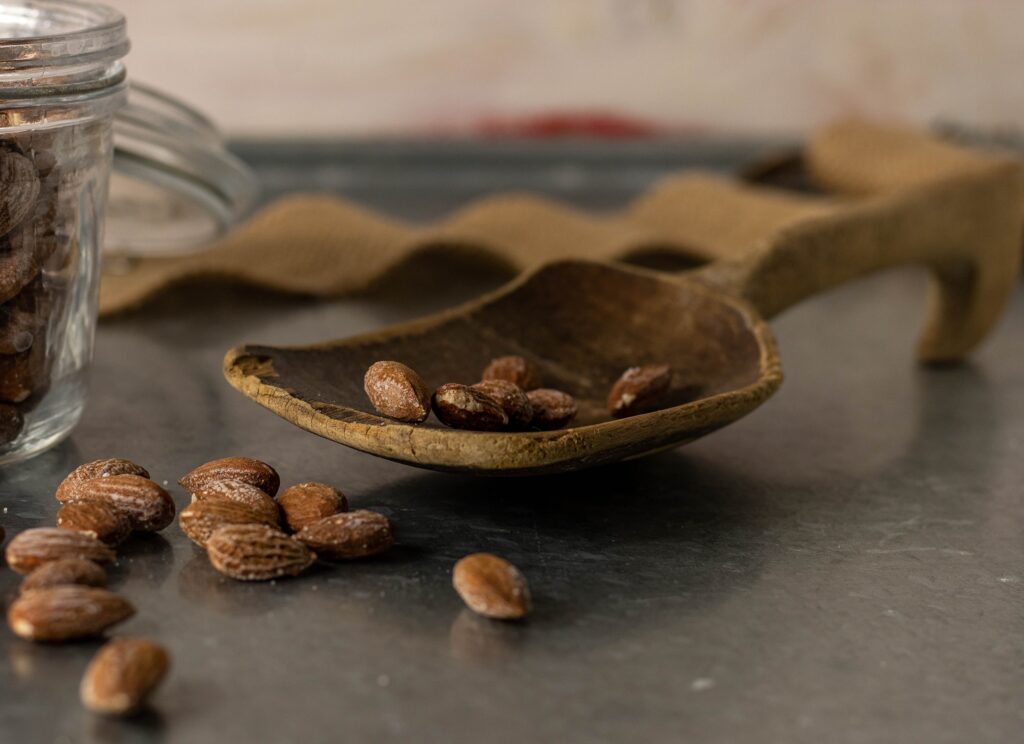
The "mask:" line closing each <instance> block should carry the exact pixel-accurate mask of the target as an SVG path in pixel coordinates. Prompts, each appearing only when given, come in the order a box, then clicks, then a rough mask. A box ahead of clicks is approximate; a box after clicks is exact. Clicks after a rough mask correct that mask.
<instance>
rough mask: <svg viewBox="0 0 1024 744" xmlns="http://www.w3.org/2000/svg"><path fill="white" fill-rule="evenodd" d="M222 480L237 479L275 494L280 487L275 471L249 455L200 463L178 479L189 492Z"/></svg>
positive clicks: (279, 480)
mask: <svg viewBox="0 0 1024 744" xmlns="http://www.w3.org/2000/svg"><path fill="white" fill-rule="evenodd" d="M223 480H239V481H242V482H243V483H248V484H249V485H251V486H256V488H258V489H260V490H261V491H263V492H264V493H265V494H267V495H268V496H276V495H277V489H278V488H280V487H281V478H280V477H279V476H278V474H277V471H276V470H274V469H273V468H272V467H270V466H269V465H267V463H265V462H263V461H261V460H254V459H252V458H251V457H224V458H221V459H220V460H212V461H210V462H208V463H205V464H203V465H200V466H199V467H197V468H195V469H194V470H192V471H190V472H188V473H187V474H185V475H184V476H182V478H181V480H180V481H178V483H180V484H181V485H182V487H183V488H184V489H185V490H186V491H188V492H189V493H190V494H193V493H196V492H198V491H199V490H201V489H202V488H204V487H206V486H207V485H209V484H210V483H215V482H216V481H223Z"/></svg>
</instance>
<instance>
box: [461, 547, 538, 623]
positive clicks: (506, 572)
mask: <svg viewBox="0 0 1024 744" xmlns="http://www.w3.org/2000/svg"><path fill="white" fill-rule="evenodd" d="M452 585H453V586H454V587H455V591H457V592H458V593H459V596H460V597H462V601H463V602H465V603H466V606H467V607H469V609H471V610H473V612H476V613H478V614H480V615H483V616H485V617H490V618H494V619H495V620H516V619H518V618H521V617H523V616H525V615H526V613H528V612H529V611H530V588H529V587H528V586H527V584H526V578H525V577H524V576H523V575H522V574H521V573H520V572H519V569H518V568H516V567H515V566H513V565H512V564H511V563H509V562H508V561H506V560H505V559H504V558H499V557H498V556H496V555H492V554H490V553H473V554H472V555H467V556H466V557H465V558H463V559H461V560H460V561H459V562H458V563H456V564H455V569H454V571H453V572H452Z"/></svg>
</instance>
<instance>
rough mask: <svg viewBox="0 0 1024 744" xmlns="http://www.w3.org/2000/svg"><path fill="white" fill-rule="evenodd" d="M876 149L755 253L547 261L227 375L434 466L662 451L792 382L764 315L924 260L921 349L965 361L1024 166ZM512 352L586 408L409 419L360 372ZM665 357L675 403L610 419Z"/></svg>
mask: <svg viewBox="0 0 1024 744" xmlns="http://www.w3.org/2000/svg"><path fill="white" fill-rule="evenodd" d="M856 146H857V145H856V143H852V144H851V147H854V148H856ZM873 155H874V156H878V155H879V153H877V152H874V151H871V152H866V153H863V157H857V158H854V162H860V161H862V162H863V171H858V169H857V168H854V169H853V171H852V172H851V174H850V177H849V182H850V183H852V184H855V185H856V188H857V190H858V191H860V192H861V193H868V194H869V196H867V197H866V198H863V199H861V200H858V201H849V200H845V201H844V200H830V201H813V200H811V199H810V198H809V197H808V198H806V200H805V198H803V197H800V198H797V197H789V196H787V202H786V203H791V205H792V209H793V220H792V221H791V222H789V223H786V224H784V226H783V227H781V228H780V227H777V225H778V224H783V223H785V220H782V221H781V222H780V221H779V220H777V219H776V220H771V221H770V222H772V224H773V226H774V227H773V229H771V230H770V231H769V232H768V233H767V234H764V235H761V236H760V237H759V238H757V239H755V238H754V237H752V238H751V239H750V243H749V249H748V250H746V251H741V252H740V253H739V255H735V256H734V257H731V258H723V259H721V260H718V261H716V262H713V263H711V264H708V265H706V266H704V267H702V268H700V269H697V270H693V271H690V272H687V273H685V274H682V275H667V274H659V273H655V272H652V271H647V270H641V269H636V268H627V267H625V266H618V265H612V264H606V263H598V262H588V261H576V260H574V261H563V262H556V263H551V264H548V265H546V266H543V267H541V268H539V269H537V270H535V271H533V272H531V273H529V274H528V275H525V276H521V277H519V278H517V279H516V280H514V281H512V282H511V283H510V284H508V285H507V286H505V287H504V288H502V289H500V290H498V291H496V292H494V293H492V294H490V295H488V296H486V297H483V298H481V299H479V300H476V301H473V302H470V303H468V304H466V305H463V306H461V307H458V308H455V309H452V310H449V311H446V312H443V313H441V314H438V315H435V316H432V317H429V318H425V319H423V320H419V321H415V322H412V323H407V324H403V325H400V326H396V327H392V328H387V329H384V330H380V331H376V332H374V333H371V334H367V335H363V336H359V337H355V338H350V339H344V340H339V341H332V342H328V343H324V344H318V345H314V346H309V347H302V348H275V347H268V346H257V345H247V346H241V347H238V348H235V349H232V350H231V351H229V352H228V354H227V356H226V358H225V363H224V365H225V366H224V370H225V375H226V377H227V379H228V381H229V382H230V383H231V384H232V385H233V386H235V387H236V388H237V389H239V390H240V391H242V392H243V393H244V394H245V395H247V396H249V397H250V398H252V399H253V400H255V401H257V402H258V403H260V404H261V405H263V406H266V407H267V408H269V409H271V410H272V411H274V412H275V413H277V414H278V415H280V416H282V417H283V418H285V419H287V420H288V421H291V422H292V423H294V424H296V425H297V426H300V427H302V428H303V429H306V430H308V431H311V432H314V433H316V434H319V435H321V436H323V437H326V438H328V439H332V440H334V441H336V442H339V443H341V444H345V445H348V446H350V447H354V448H356V449H360V450H363V451H364V452H369V453H371V454H374V455H378V456H381V457H386V458H389V459H392V460H397V461H400V462H404V463H407V464H410V465H416V466H420V467H426V468H433V469H438V470H453V471H467V472H474V473H490V474H537V473H547V472H557V471H569V470H576V469H580V468H584V467H589V466H592V465H597V464H600V463H606V462H612V461H616V460H622V459H626V458H631V457H637V456H640V455H644V454H648V453H652V452H656V451H659V450H662V449H666V448H669V447H673V446H676V445H679V444H682V443H685V442H688V441H692V440H694V439H696V438H698V437H701V436H704V435H705V434H708V433H710V432H712V431H714V430H715V429H718V428H719V427H721V426H724V425H726V424H728V423H730V422H732V421H735V420H736V419H738V418H739V417H741V416H743V415H744V414H746V413H748V412H749V411H751V410H753V409H754V408H756V407H757V406H759V405H760V404H761V403H763V402H764V401H765V400H766V399H767V398H768V397H769V396H770V395H771V394H772V393H773V392H774V391H775V390H776V389H777V388H778V386H779V384H780V383H781V381H782V371H781V366H780V360H779V355H778V351H777V350H776V347H775V342H774V340H773V338H772V334H771V331H770V330H769V328H768V326H767V324H766V322H765V320H764V319H765V318H770V317H772V316H774V315H776V314H777V313H779V312H781V311H782V310H784V309H786V308H787V307H789V306H790V305H792V304H794V303H796V302H799V301H800V300H802V299H804V298H805V297H808V296H810V295H812V294H814V293H816V292H819V291H824V290H827V289H829V288H831V287H834V286H836V285H839V284H842V283H844V282H847V281H850V280H852V279H856V278H858V277H860V276H863V275H865V274H868V273H870V272H873V271H877V270H880V269H884V268H887V267H891V266H895V265H898V264H904V263H919V264H923V265H925V266H927V267H928V268H929V269H930V270H931V271H932V274H933V276H934V279H935V281H934V292H933V298H932V307H931V312H930V316H929V319H928V323H927V326H926V328H925V331H924V333H923V335H922V336H921V339H920V343H919V347H918V354H919V356H920V358H921V359H922V360H923V361H925V362H948V361H954V360H957V359H960V358H962V357H963V356H964V355H965V354H967V352H968V351H969V350H970V349H971V348H972V347H973V346H974V345H975V344H976V343H978V342H979V341H980V340H981V339H982V338H983V337H984V335H985V334H986V333H987V332H988V330H989V329H990V328H991V327H992V325H993V324H994V323H995V321H996V320H997V319H998V317H999V315H1000V314H1001V311H1002V309H1003V307H1004V304H1005V303H1006V301H1007V299H1008V298H1009V296H1010V294H1011V293H1012V291H1013V288H1014V286H1015V284H1016V281H1017V278H1018V270H1019V256H1020V254H1019V237H1020V228H1021V214H1020V207H1019V205H1020V204H1021V202H1022V199H1024V181H1022V175H1021V171H1020V169H1019V167H1018V166H1017V165H1016V164H1015V163H1013V162H1012V161H1005V160H1000V159H996V158H988V159H983V160H974V159H968V160H965V161H964V163H963V164H962V165H958V166H957V167H955V168H951V169H948V170H949V172H942V173H940V174H939V175H938V176H936V177H934V178H922V179H919V180H918V181H909V182H900V183H899V184H898V186H897V187H895V188H888V187H887V186H886V183H873V182H872V181H871V179H870V178H869V177H867V176H866V175H865V174H868V173H870V171H871V168H872V165H873V164H872V156H873ZM882 155H885V153H884V152H883V153H882ZM874 164H875V165H877V164H878V160H877V157H876V160H875V163H874ZM714 188H717V189H718V190H719V192H720V193H719V196H720V199H718V200H716V203H717V204H718V205H719V206H720V207H722V206H723V205H724V207H728V208H732V209H734V210H735V215H736V220H737V221H743V220H744V217H745V215H747V214H751V213H753V212H755V211H757V210H758V209H759V208H760V207H761V206H763V205H767V204H770V208H771V209H772V210H775V212H776V213H777V211H778V210H779V208H780V206H779V200H778V198H777V196H776V195H775V194H771V193H767V192H766V191H765V190H762V189H758V188H756V187H751V186H742V185H739V184H732V183H725V182H717V183H716V184H715V186H714ZM804 201H806V203H803V202H804ZM808 215H811V216H808ZM776 216H778V215H777V214H776ZM504 354H519V355H522V356H524V357H526V358H528V359H530V360H532V361H533V362H535V363H536V364H537V365H538V366H539V367H540V368H541V370H542V372H543V374H544V378H545V384H546V386H548V387H554V388H558V389H562V390H565V391H566V392H569V393H571V394H572V395H573V396H575V397H576V399H577V401H578V403H579V407H580V413H579V416H578V418H577V420H576V421H575V422H574V423H573V425H572V427H571V428H568V429H564V430H559V431H551V432H522V433H520V432H515V433H486V432H471V431H461V430H456V429H450V428H446V427H444V426H442V425H441V424H440V423H437V422H435V420H434V419H433V418H431V419H429V420H428V421H427V422H426V423H424V424H419V425H410V424H404V423H399V422H396V421H392V420H389V419H386V418H382V417H380V416H377V415H375V414H374V413H373V412H372V410H373V409H372V407H371V406H370V404H369V401H368V400H367V398H366V396H365V394H364V392H363V389H362V380H363V374H364V372H365V371H366V369H367V367H369V366H370V365H371V364H372V363H373V362H375V361H378V360H382V359H390V360H397V361H401V362H403V363H405V364H407V365H409V366H411V367H412V368H414V369H416V370H417V371H418V372H419V373H420V374H421V375H422V376H423V377H424V379H425V381H426V382H427V384H428V385H429V386H431V387H437V386H439V385H441V384H443V383H446V382H463V383H472V382H475V381H476V380H477V379H478V378H479V375H480V372H481V370H482V369H483V368H484V366H485V365H486V364H487V362H488V361H489V360H490V359H491V358H493V357H496V356H500V355H504ZM655 362H665V363H668V364H670V365H672V367H673V369H674V370H675V375H674V381H673V388H672V390H671V392H670V399H669V401H667V404H666V405H667V407H665V408H663V409H662V410H658V411H655V412H653V413H647V414H643V415H638V416H634V417H630V418H625V419H611V418H610V416H609V415H608V413H607V411H606V409H605V397H606V395H607V392H608V389H609V387H610V386H611V384H612V383H613V382H614V380H615V379H616V378H617V377H618V376H619V375H620V374H621V373H622V371H623V370H624V369H626V368H627V367H630V366H634V365H638V364H646V363H655Z"/></svg>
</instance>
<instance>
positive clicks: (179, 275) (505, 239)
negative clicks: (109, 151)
mask: <svg viewBox="0 0 1024 744" xmlns="http://www.w3.org/2000/svg"><path fill="white" fill-rule="evenodd" d="M868 153H870V157H866V155H867V154H868ZM992 157H993V156H991V155H988V154H984V153H982V152H980V151H973V150H968V149H964V148H960V147H955V146H952V145H950V144H947V143H945V142H941V141H938V140H936V139H933V138H932V137H930V136H929V135H927V134H924V133H921V132H917V131H913V130H905V129H899V128H892V127H883V126H877V125H872V124H868V123H864V122H845V123H841V124H838V125H834V126H831V127H829V128H827V129H825V130H823V131H821V132H820V133H818V134H817V135H816V136H815V137H813V138H812V140H811V141H810V143H809V144H808V147H807V150H806V152H805V155H804V160H805V164H806V167H807V169H808V172H809V175H810V177H811V178H812V179H813V181H814V182H815V183H816V184H817V185H819V186H820V187H821V188H822V189H823V190H824V191H826V192H829V193H827V195H824V196H809V195H806V194H798V193H795V192H789V191H783V190H780V189H774V188H770V187H766V186H759V185H753V184H749V183H743V182H740V181H737V180H732V179H728V178H723V177H719V176H714V175H709V174H705V173H698V172H684V173H682V174H680V175H677V176H672V177H669V178H667V179H665V180H663V181H662V182H660V183H658V184H657V185H655V186H654V187H653V188H652V189H651V190H649V191H648V192H646V193H644V194H643V195H641V196H640V197H639V198H638V199H636V200H635V201H634V202H633V203H632V204H630V205H628V206H627V207H625V208H624V209H623V210H621V211H620V212H618V213H615V214H602V215H596V214H590V213H586V212H582V211H578V210H575V209H571V208H569V207H566V206H564V205H560V204H557V203H554V202H552V201H548V200H544V199H540V198H537V197H533V196H530V195H524V194H506V195H499V196H494V197H488V198H485V199H481V200H479V201H476V202H473V203H471V204H469V205H468V206H466V207H465V208H464V209H462V210H460V211H457V212H455V213H453V214H451V215H449V216H448V217H446V218H445V219H443V220H441V221H439V222H437V223H436V224H433V225H428V226H417V225H412V224H408V223H405V222H402V221H400V220H396V219H394V218H392V217H388V216H385V215H381V214H378V213H376V212H373V211H370V210H367V209H365V208H363V207H360V206H357V205H355V204H353V203H351V202H349V201H346V200H344V199H341V198H338V197H334V196H324V195H296V196H291V197H287V198H284V199H281V200H279V201H277V202H275V203H273V204H270V205H269V206H267V207H266V208H264V209H263V210H262V211H260V212H259V213H257V214H256V215H254V216H253V217H252V218H251V219H249V220H248V221H247V222H246V223H244V224H243V225H241V226H240V227H238V228H237V229H236V230H234V231H233V232H232V233H230V234H229V235H227V236H225V237H224V238H222V239H220V240H218V241H217V242H215V243H213V244H212V245H210V246H209V249H208V250H205V251H203V252H201V253H197V254H193V255H189V256H183V257H176V258H146V259H137V260H135V261H134V262H133V263H132V264H131V265H130V267H129V268H128V270H127V271H124V270H121V271H117V272H116V273H115V272H114V271H109V272H108V273H106V274H105V275H104V277H103V282H102V288H101V295H100V312H101V314H103V315H110V314H112V313H117V312H120V311H124V310H127V309H130V308H134V307H137V306H139V305H141V304H143V303H145V302H146V301H147V300H148V299H150V298H152V297H153V296H155V295H156V294H157V293H159V292H161V291H163V290H165V289H167V288H169V287H171V286H173V285H176V284H179V283H182V282H187V281H190V280H193V279H196V278H208V277H221V278H227V279H230V280H235V281H239V282H245V283H248V284H252V285H256V286H260V287H266V288H271V289H276V290H281V291H286V292H296V293H302V294H307V295H315V296H325V297H326V296H337V295H343V294H346V293H349V292H353V291H357V290H360V289H364V288H366V287H368V286H370V285H372V284H373V283H374V282H375V281H376V280H378V279H380V278H381V277H382V276H384V275H385V274H387V272H388V271H389V270H391V269H392V268H394V267H395V266H397V265H398V264H400V263H401V262H403V261H405V260H407V259H408V258H409V257H410V256H411V255H413V254H415V253H418V252H420V251H425V250H430V249H450V250H460V251H472V252H479V253H482V254H486V255H489V256H491V257H493V258H494V259H496V260H498V261H501V262H503V263H505V264H507V265H508V267H509V268H511V269H513V270H523V269H527V268H531V267H533V266H536V265H538V264H540V263H543V262H546V261H549V260H552V259H558V258H591V259H623V258H629V257H630V256H631V255H635V254H638V253H641V252H646V251H650V250H663V251H674V252H678V253H680V254H682V255H684V256H687V257H690V258H693V259H697V260H701V261H711V260H718V259H734V258H736V257H737V256H739V255H741V254H742V253H743V252H744V251H747V250H749V249H750V248H751V247H752V246H754V245H755V244H756V243H757V242H758V241H762V240H765V239H766V236H771V235H772V234H776V233H778V231H781V230H785V229H788V228H790V227H792V226H793V225H795V224H797V223H801V222H804V221H807V220H813V219H816V218H818V217H821V216H823V215H826V214H829V213H830V212H835V211H836V210H843V209H844V208H845V207H846V205H847V204H849V199H851V198H853V197H856V196H857V195H858V194H861V193H866V192H872V193H876V194H877V193H878V192H879V191H884V192H889V193H891V197H887V198H893V199H897V198H900V197H899V194H898V192H900V191H903V190H907V189H913V188H914V187H916V186H919V185H922V184H928V183H931V182H935V181H940V180H943V179H950V178H961V177H969V175H970V173H972V172H973V171H975V170H976V169H978V168H982V167H985V166H986V165H987V164H990V163H991V162H992ZM867 163H870V164H871V165H870V167H868V166H866V165H865V164H867ZM122 269H123V267H122Z"/></svg>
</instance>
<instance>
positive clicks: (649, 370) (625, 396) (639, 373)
mask: <svg viewBox="0 0 1024 744" xmlns="http://www.w3.org/2000/svg"><path fill="white" fill-rule="evenodd" d="M671 384H672V368H671V367H669V366H668V365H667V364H647V365H644V366H643V367H630V368H629V369H627V370H626V371H625V372H623V373H622V376H621V377H620V378H619V379H618V380H616V381H615V384H614V385H612V389H611V390H610V391H609V392H608V412H609V413H611V415H612V416H615V417H616V418H622V417H624V416H635V415H637V414H638V413H647V412H648V411H654V410H657V409H658V408H660V407H661V405H662V403H663V401H664V400H665V394H666V393H667V392H668V389H669V386H670V385H671Z"/></svg>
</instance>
